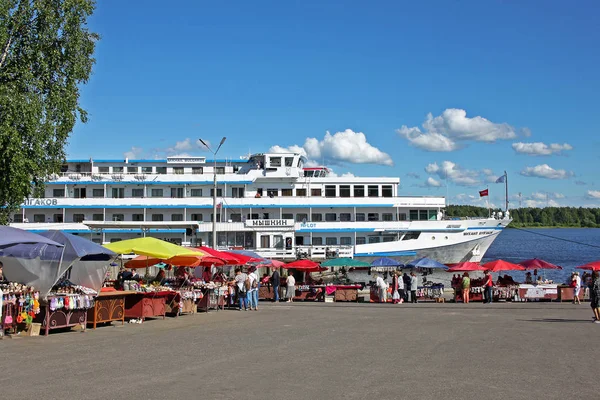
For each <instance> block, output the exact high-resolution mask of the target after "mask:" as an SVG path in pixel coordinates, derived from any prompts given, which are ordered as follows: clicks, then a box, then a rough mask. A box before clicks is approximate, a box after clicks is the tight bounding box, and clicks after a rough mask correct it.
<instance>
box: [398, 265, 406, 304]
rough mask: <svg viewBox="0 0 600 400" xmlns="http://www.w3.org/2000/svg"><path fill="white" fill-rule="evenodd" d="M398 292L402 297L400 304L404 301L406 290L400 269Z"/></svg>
mask: <svg viewBox="0 0 600 400" xmlns="http://www.w3.org/2000/svg"><path fill="white" fill-rule="evenodd" d="M397 274H398V294H399V295H400V299H399V300H398V304H402V303H404V297H405V293H404V292H405V290H404V279H403V277H402V272H401V271H398V272H397Z"/></svg>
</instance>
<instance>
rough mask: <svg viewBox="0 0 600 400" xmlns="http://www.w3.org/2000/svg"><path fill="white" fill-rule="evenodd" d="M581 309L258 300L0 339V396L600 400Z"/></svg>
mask: <svg viewBox="0 0 600 400" xmlns="http://www.w3.org/2000/svg"><path fill="white" fill-rule="evenodd" d="M591 316H592V313H591V309H590V307H589V304H584V305H581V306H574V305H571V304H549V303H515V304H511V303H506V304H501V303H498V304H493V305H491V306H489V305H483V304H475V303H474V304H470V305H463V304H416V305H397V306H394V305H387V304H386V305H378V304H353V303H335V304H324V303H293V304H286V303H280V304H276V305H273V304H262V303H261V310H260V311H258V312H238V311H219V312H215V311H212V312H210V313H208V314H204V313H200V314H196V315H189V316H181V317H179V318H177V319H169V318H167V319H166V320H164V321H163V320H148V321H147V322H145V323H144V324H142V325H136V324H126V325H125V326H124V327H120V326H118V325H117V326H115V327H103V328H98V329H97V330H95V331H91V330H88V331H87V332H85V333H78V332H69V333H58V334H51V335H50V336H49V337H47V338H45V337H36V338H21V339H18V340H16V339H4V340H2V341H0V355H1V359H2V361H1V362H0V364H2V366H3V368H2V373H1V374H0V393H1V397H2V398H6V399H9V398H40V397H43V398H44V399H86V400H94V399H122V398H128V399H175V398H194V399H197V398H203V399H245V400H253V399H261V400H263V399H286V400H294V399H302V400H307V399H370V398H372V399H378V400H380V399H400V398H412V399H419V400H424V399H436V400H439V399H478V400H479V399H482V398H487V399H500V398H502V399H559V398H565V397H573V396H577V397H581V398H590V399H592V398H600V393H599V392H598V389H597V384H596V383H597V379H598V374H597V371H598V366H599V365H600V363H599V357H600V350H599V349H598V346H597V343H598V340H597V338H598V337H600V324H594V323H592V322H591Z"/></svg>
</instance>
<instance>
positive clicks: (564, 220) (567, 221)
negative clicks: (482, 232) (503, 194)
mask: <svg viewBox="0 0 600 400" xmlns="http://www.w3.org/2000/svg"><path fill="white" fill-rule="evenodd" d="M491 211H496V212H498V211H500V210H499V209H496V210H491ZM446 215H447V216H448V217H487V216H488V209H487V208H484V207H475V206H463V205H450V206H448V207H447V208H446ZM510 216H511V217H512V218H513V222H512V224H511V225H512V226H515V227H536V226H537V227H540V226H556V227H576V228H580V227H581V228H600V208H583V207H579V208H575V207H546V208H517V209H514V210H510Z"/></svg>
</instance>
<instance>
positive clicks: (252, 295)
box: [248, 266, 258, 311]
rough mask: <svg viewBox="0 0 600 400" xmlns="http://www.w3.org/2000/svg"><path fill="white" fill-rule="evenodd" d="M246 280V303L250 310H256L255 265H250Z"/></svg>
mask: <svg viewBox="0 0 600 400" xmlns="http://www.w3.org/2000/svg"><path fill="white" fill-rule="evenodd" d="M248 280H249V281H250V289H249V290H248V304H249V307H250V310H252V309H254V311H258V274H257V273H256V267H255V266H252V267H250V273H249V274H248Z"/></svg>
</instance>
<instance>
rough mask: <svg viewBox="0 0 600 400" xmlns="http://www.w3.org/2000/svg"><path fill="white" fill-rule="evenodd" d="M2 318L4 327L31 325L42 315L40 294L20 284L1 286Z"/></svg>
mask: <svg viewBox="0 0 600 400" xmlns="http://www.w3.org/2000/svg"><path fill="white" fill-rule="evenodd" d="M0 293H1V294H2V295H1V296H0V318H3V320H2V323H1V324H0V325H3V326H4V327H6V328H8V327H11V326H14V325H15V324H21V323H25V324H28V325H29V324H31V323H32V322H33V318H34V317H35V316H36V315H37V314H39V313H40V301H39V299H40V293H39V292H37V291H35V289H34V288H33V287H31V286H26V285H21V284H19V283H6V284H0Z"/></svg>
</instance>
